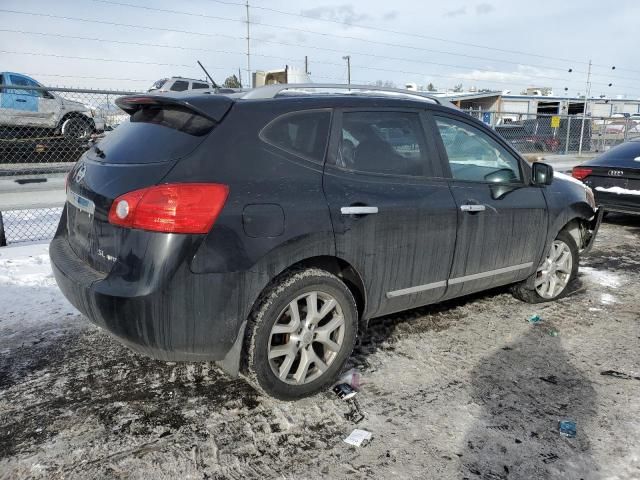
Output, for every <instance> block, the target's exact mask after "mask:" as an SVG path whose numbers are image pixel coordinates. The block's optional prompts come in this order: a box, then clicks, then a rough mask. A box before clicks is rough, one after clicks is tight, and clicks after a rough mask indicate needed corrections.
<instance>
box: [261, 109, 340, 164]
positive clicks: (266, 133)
mask: <svg viewBox="0 0 640 480" xmlns="http://www.w3.org/2000/svg"><path fill="white" fill-rule="evenodd" d="M330 121H331V112H329V111H328V110H322V111H318V110H312V111H302V112H296V113H288V114H285V115H282V116H281V117H278V118H276V119H275V120H274V121H272V122H271V123H269V124H268V125H267V126H266V127H265V128H264V129H263V130H262V132H261V133H260V138H261V139H262V140H263V141H265V142H267V143H269V144H271V145H274V146H276V147H279V148H281V149H283V150H286V151H287V152H289V153H292V154H294V155H299V156H301V157H304V158H307V159H309V160H312V161H314V162H317V163H322V162H323V160H324V153H325V149H326V146H327V139H328V137H329V124H330Z"/></svg>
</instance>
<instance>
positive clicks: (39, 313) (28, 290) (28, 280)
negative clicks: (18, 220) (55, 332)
mask: <svg viewBox="0 0 640 480" xmlns="http://www.w3.org/2000/svg"><path fill="white" fill-rule="evenodd" d="M0 306H1V308H0V337H1V339H2V340H4V341H7V340H10V339H11V338H12V337H14V336H16V335H18V336H21V334H25V333H29V332H30V331H32V330H40V331H42V327H48V326H51V324H56V325H57V326H61V325H62V324H67V323H68V321H69V320H71V319H74V318H76V317H77V315H76V314H77V313H78V312H77V310H76V309H75V308H73V307H72V306H71V304H70V303H69V302H67V300H66V299H65V298H64V296H63V295H62V293H60V290H58V287H57V285H56V281H55V279H54V277H53V272H52V271H51V264H50V262H49V245H48V244H42V243H40V244H30V245H22V246H17V247H12V246H10V247H2V248H0Z"/></svg>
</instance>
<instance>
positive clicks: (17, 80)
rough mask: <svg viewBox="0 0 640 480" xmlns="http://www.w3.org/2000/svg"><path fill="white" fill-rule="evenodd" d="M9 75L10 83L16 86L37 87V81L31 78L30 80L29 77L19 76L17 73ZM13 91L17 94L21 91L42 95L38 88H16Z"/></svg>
mask: <svg viewBox="0 0 640 480" xmlns="http://www.w3.org/2000/svg"><path fill="white" fill-rule="evenodd" d="M9 77H10V78H11V84H12V85H17V86H20V87H39V86H40V85H39V84H38V83H37V82H35V81H33V80H31V79H29V78H27V77H21V76H19V75H9ZM14 93H17V94H20V93H21V94H23V95H32V96H34V97H39V96H42V95H41V93H42V92H41V91H39V90H26V89H19V90H17V89H16V90H14Z"/></svg>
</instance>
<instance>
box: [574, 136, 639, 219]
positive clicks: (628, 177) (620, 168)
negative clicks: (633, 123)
mask: <svg viewBox="0 0 640 480" xmlns="http://www.w3.org/2000/svg"><path fill="white" fill-rule="evenodd" d="M573 176H574V177H575V178H577V179H578V180H581V181H583V182H584V183H585V184H586V185H588V186H589V187H591V188H592V189H593V192H594V193H595V197H596V203H597V204H598V205H601V206H603V207H604V209H605V210H606V211H610V212H619V213H631V214H636V215H640V138H636V139H634V140H631V141H629V142H625V143H622V144H620V145H618V146H616V147H614V148H612V149H611V150H609V151H607V152H605V153H603V154H602V155H600V156H598V157H596V158H594V159H592V160H588V161H586V162H584V163H581V164H580V165H578V166H576V167H574V169H573Z"/></svg>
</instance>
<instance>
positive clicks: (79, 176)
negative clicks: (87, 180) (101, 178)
mask: <svg viewBox="0 0 640 480" xmlns="http://www.w3.org/2000/svg"><path fill="white" fill-rule="evenodd" d="M86 174H87V166H86V165H82V166H81V167H80V168H79V169H78V171H77V172H76V174H75V175H74V177H73V179H74V180H75V181H76V183H80V182H81V181H82V179H83V178H84V176H85V175H86Z"/></svg>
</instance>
